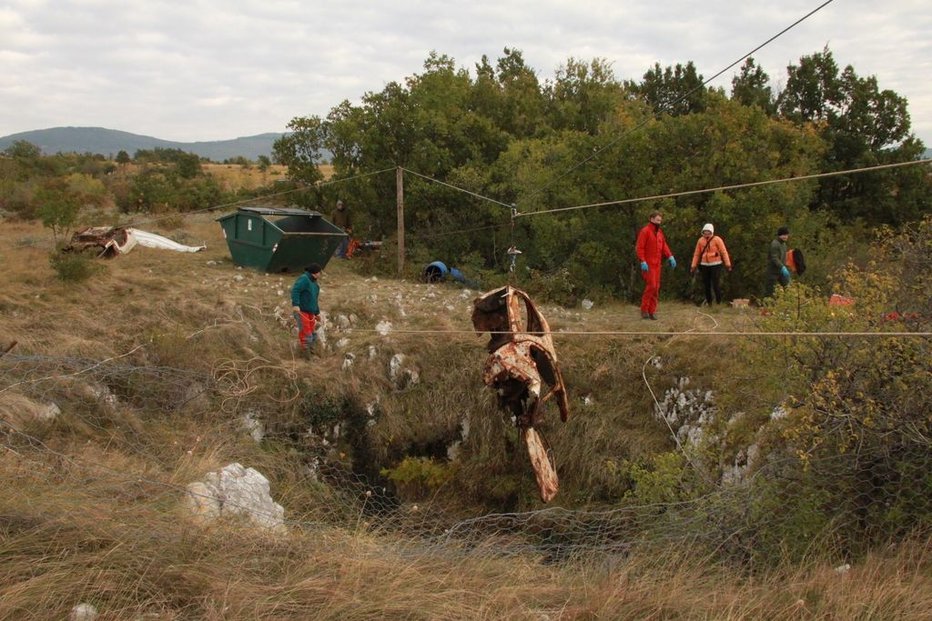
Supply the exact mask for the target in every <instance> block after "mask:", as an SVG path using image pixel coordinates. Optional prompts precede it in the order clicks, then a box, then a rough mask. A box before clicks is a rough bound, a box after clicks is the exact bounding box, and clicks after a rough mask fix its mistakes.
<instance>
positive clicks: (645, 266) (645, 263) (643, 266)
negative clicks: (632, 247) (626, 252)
mask: <svg viewBox="0 0 932 621" xmlns="http://www.w3.org/2000/svg"><path fill="white" fill-rule="evenodd" d="M649 269H650V268H649V267H647V261H641V271H642V272H646V271H647V270H649Z"/></svg>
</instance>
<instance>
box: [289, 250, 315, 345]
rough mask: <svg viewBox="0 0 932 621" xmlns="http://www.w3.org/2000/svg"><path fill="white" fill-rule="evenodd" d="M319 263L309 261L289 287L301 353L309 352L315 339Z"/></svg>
mask: <svg viewBox="0 0 932 621" xmlns="http://www.w3.org/2000/svg"><path fill="white" fill-rule="evenodd" d="M319 278H320V265H318V264H317V263H311V264H310V265H308V266H307V267H306V268H304V273H303V274H301V275H300V276H298V279H297V280H296V281H295V283H294V286H292V287H291V310H292V311H293V312H294V318H295V321H296V322H297V324H298V344H299V345H300V347H301V352H302V353H308V352H310V348H311V347H313V346H314V343H315V342H316V341H317V334H316V331H317V325H318V324H319V323H320V306H319V303H318V298H319V297H320V283H319V282H318V279H319Z"/></svg>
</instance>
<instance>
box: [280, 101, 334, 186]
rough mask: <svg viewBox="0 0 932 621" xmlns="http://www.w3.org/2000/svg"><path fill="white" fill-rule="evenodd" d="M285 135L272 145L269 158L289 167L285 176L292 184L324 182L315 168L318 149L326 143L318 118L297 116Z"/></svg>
mask: <svg viewBox="0 0 932 621" xmlns="http://www.w3.org/2000/svg"><path fill="white" fill-rule="evenodd" d="M288 129H289V130H290V131H289V132H288V133H286V134H284V135H283V136H282V137H281V138H279V139H278V140H276V141H275V142H274V144H273V145H272V156H273V158H274V159H275V161H276V162H277V163H279V164H283V165H285V166H287V167H288V176H289V178H291V179H294V180H295V181H300V182H303V183H307V184H314V183H317V182H319V181H321V180H323V175H322V174H321V172H320V170H319V169H318V164H319V163H320V161H321V155H320V153H321V150H322V149H323V145H324V141H325V140H326V128H325V126H324V123H323V121H321V119H320V117H317V116H310V117H297V118H294V119H292V120H291V122H290V123H288Z"/></svg>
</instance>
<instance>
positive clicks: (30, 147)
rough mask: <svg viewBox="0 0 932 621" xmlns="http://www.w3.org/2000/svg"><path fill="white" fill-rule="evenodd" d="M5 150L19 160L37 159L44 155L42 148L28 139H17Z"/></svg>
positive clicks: (8, 154)
mask: <svg viewBox="0 0 932 621" xmlns="http://www.w3.org/2000/svg"><path fill="white" fill-rule="evenodd" d="M3 152H4V153H5V154H6V155H7V156H9V157H12V158H15V159H18V160H37V159H39V158H40V157H41V156H42V150H41V149H40V148H39V147H37V146H36V145H34V144H32V143H31V142H29V141H27V140H17V141H15V142H14V143H13V144H11V145H10V146H8V147H7V148H6V149H4V150H3Z"/></svg>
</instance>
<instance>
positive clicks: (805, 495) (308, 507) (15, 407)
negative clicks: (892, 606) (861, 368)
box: [0, 355, 932, 562]
mask: <svg viewBox="0 0 932 621" xmlns="http://www.w3.org/2000/svg"><path fill="white" fill-rule="evenodd" d="M221 392H222V391H221V389H220V388H218V383H217V382H215V381H213V380H212V378H211V377H209V376H206V375H205V374H203V373H196V372H190V371H185V370H181V369H175V368H168V367H156V366H135V365H132V364H129V363H127V362H126V361H125V360H107V361H94V360H88V359H79V358H53V357H43V356H13V355H6V356H3V357H2V358H0V439H2V442H3V446H4V448H5V450H6V451H8V452H10V453H12V454H14V455H15V458H16V459H17V460H18V461H20V462H22V463H29V464H32V465H33V466H34V467H33V468H31V469H20V470H19V471H18V474H17V475H16V476H17V477H18V481H17V483H16V484H17V485H29V481H30V479H32V478H34V479H35V480H36V481H40V480H41V481H47V479H48V477H49V473H56V474H55V476H57V477H59V478H62V479H70V480H73V481H76V482H81V484H83V485H85V486H89V487H94V488H105V489H108V490H110V493H111V494H112V495H114V496H115V497H119V498H123V499H128V500H132V499H136V500H140V501H142V500H144V501H145V502H149V503H152V504H157V505H161V504H168V503H170V502H171V501H173V500H174V501H176V502H179V501H182V500H183V499H184V498H185V497H186V496H189V495H190V494H191V493H192V492H191V490H190V489H189V488H188V487H187V484H186V482H184V481H179V480H178V475H177V472H175V471H173V470H172V468H173V464H172V462H171V460H168V459H165V458H163V457H162V456H161V454H160V453H159V451H158V450H157V449H155V448H153V447H152V445H151V444H149V443H147V442H145V441H143V440H140V439H139V438H136V437H135V436H134V434H133V433H132V432H133V428H132V425H130V428H129V429H125V430H121V429H120V428H119V427H120V425H119V424H117V423H115V422H114V421H115V420H117V419H118V417H115V416H111V417H109V418H108V417H106V416H104V415H102V414H101V413H100V412H101V411H104V412H105V411H107V410H108V409H111V410H113V409H122V410H125V409H136V410H140V411H143V412H144V413H145V412H153V411H160V412H169V413H170V412H172V411H176V410H177V409H178V408H179V407H182V406H183V404H185V403H186V402H189V401H190V400H191V399H194V398H197V397H198V396H206V397H208V398H210V399H213V400H214V402H215V403H219V402H222V401H223V400H224V398H225V397H226V395H225V394H220V393H221ZM61 400H65V401H67V402H68V404H69V408H68V410H69V411H68V414H69V416H70V417H74V418H77V419H78V420H79V421H82V422H83V423H84V424H86V425H89V426H90V429H91V430H92V431H96V432H101V431H105V432H107V434H108V437H110V439H111V440H112V441H114V443H115V446H117V447H118V448H119V450H121V451H124V452H127V453H129V454H130V455H131V456H135V457H139V458H141V459H140V462H139V463H141V464H156V465H155V466H146V467H142V466H140V469H139V470H132V469H128V468H121V467H118V466H115V465H114V464H113V463H112V462H109V461H108V462H104V461H103V460H102V458H100V457H96V458H95V457H94V456H93V455H90V456H89V455H87V454H74V453H71V452H69V451H67V450H65V449H64V448H59V447H58V446H53V445H52V443H51V442H50V441H49V440H48V438H47V437H45V436H43V435H42V434H40V433H37V432H36V431H35V430H34V420H35V418H36V416H38V417H39V418H41V417H42V416H45V415H43V414H41V412H39V409H41V407H50V405H49V404H53V403H55V402H57V401H61ZM84 401H89V402H92V403H93V404H96V405H95V407H86V408H82V407H80V404H81V403H82V402H84ZM24 404H33V407H34V410H36V411H34V412H33V414H34V416H33V417H32V419H29V420H27V417H24V416H23V415H22V410H23V408H24V407H25V406H24ZM35 404H40V406H41V407H40V406H36V405H35ZM42 404H44V405H42ZM48 416H54V415H52V414H48ZM30 420H32V421H33V422H30ZM66 429H67V428H66ZM924 448H926V447H923V446H922V445H921V444H918V443H917V444H912V445H910V444H903V443H902V442H900V443H899V444H897V443H893V444H889V445H883V444H877V443H873V444H870V443H864V444H862V445H860V446H855V447H852V448H851V450H849V451H846V452H844V453H834V454H833V453H830V452H823V453H822V454H809V455H797V454H792V453H788V452H781V451H772V452H770V453H768V454H767V455H766V456H765V458H763V459H761V460H759V463H758V464H757V465H756V467H755V468H754V469H753V471H749V472H748V475H747V476H745V477H742V478H739V479H729V480H728V481H727V482H723V481H717V482H715V483H714V484H712V485H708V484H704V485H701V486H696V487H694V488H693V489H694V490H701V492H698V491H697V492H694V493H692V494H689V495H687V497H684V498H681V499H678V500H675V501H668V502H657V503H643V502H639V501H637V500H636V499H635V498H633V497H632V498H620V499H618V500H617V502H615V503H612V504H611V505H610V506H602V507H591V506H588V507H585V508H573V507H568V506H564V507H560V506H553V507H547V508H543V509H539V510H533V511H525V512H504V513H496V512H491V513H486V514H483V515H464V511H463V509H462V508H457V509H454V508H453V507H454V506H456V505H455V504H454V503H450V502H449V499H446V500H444V499H440V498H435V499H433V500H427V501H425V502H423V503H419V504H414V503H411V502H401V501H400V499H399V498H398V497H397V496H396V495H395V494H394V493H393V492H392V490H391V489H390V488H389V487H387V486H385V485H384V484H383V483H380V482H374V481H372V480H370V479H367V478H366V477H364V476H361V475H360V474H358V473H356V472H354V471H353V469H352V468H351V467H349V466H347V465H346V463H344V462H335V461H333V460H330V459H328V456H327V453H326V451H323V450H321V448H320V447H319V446H316V447H314V448H309V449H308V451H307V453H306V454H304V455H301V456H300V463H301V464H302V466H301V468H300V469H297V470H295V471H293V472H289V473H288V477H287V478H288V481H287V485H284V484H283V486H285V487H288V489H289V490H291V491H290V492H289V493H288V494H286V496H287V497H286V498H285V499H284V500H283V502H284V503H286V504H288V501H289V500H290V499H292V498H305V499H306V498H307V497H308V496H311V497H313V498H314V499H315V502H306V501H302V502H295V503H294V506H290V505H289V506H288V507H286V513H285V524H286V525H287V526H288V527H289V528H291V529H296V530H299V531H303V532H314V531H318V530H320V529H322V528H342V529H349V530H351V531H353V532H365V533H369V534H375V535H380V536H384V537H385V541H391V542H392V545H393V546H395V547H396V549H397V550H403V551H405V552H408V553H411V554H440V555H471V556H475V555H480V556H490V557H509V556H519V555H521V556H525V555H530V556H533V557H537V558H540V559H541V560H544V561H546V562H563V561H568V560H572V559H574V558H579V557H587V558H589V557H593V556H603V557H624V556H625V555H627V554H629V553H631V552H632V551H633V550H635V549H637V548H644V547H651V546H658V547H665V546H680V545H683V546H685V545H691V546H692V545H701V546H702V547H703V548H705V549H707V550H709V551H710V553H712V554H715V555H716V556H718V557H720V558H725V559H730V560H735V561H738V562H768V560H771V561H772V560H777V559H780V558H785V557H802V556H804V555H806V554H809V553H812V552H813V551H814V550H831V552H832V553H833V554H839V555H842V556H845V557H854V556H857V555H860V554H863V553H864V552H865V551H867V550H869V549H870V548H871V547H872V546H874V545H878V544H883V543H886V542H889V541H891V540H893V541H895V540H897V539H899V538H906V537H908V536H910V535H915V533H916V532H917V531H920V532H928V531H929V529H930V526H932V477H930V475H929V473H930V472H932V452H930V451H928V450H923V449H924ZM147 460H148V461H147ZM158 466H161V468H159V467H158ZM274 478H275V477H274V474H273V479H274ZM697 480H698V479H697ZM702 480H703V482H704V483H705V482H706V479H705V478H704V477H703V479H702ZM298 488H301V489H306V490H309V491H304V492H301V493H296V492H295V491H294V490H295V489H298ZM225 502H227V503H230V502H235V501H230V500H229V499H226V500H225ZM251 510H254V509H251Z"/></svg>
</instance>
